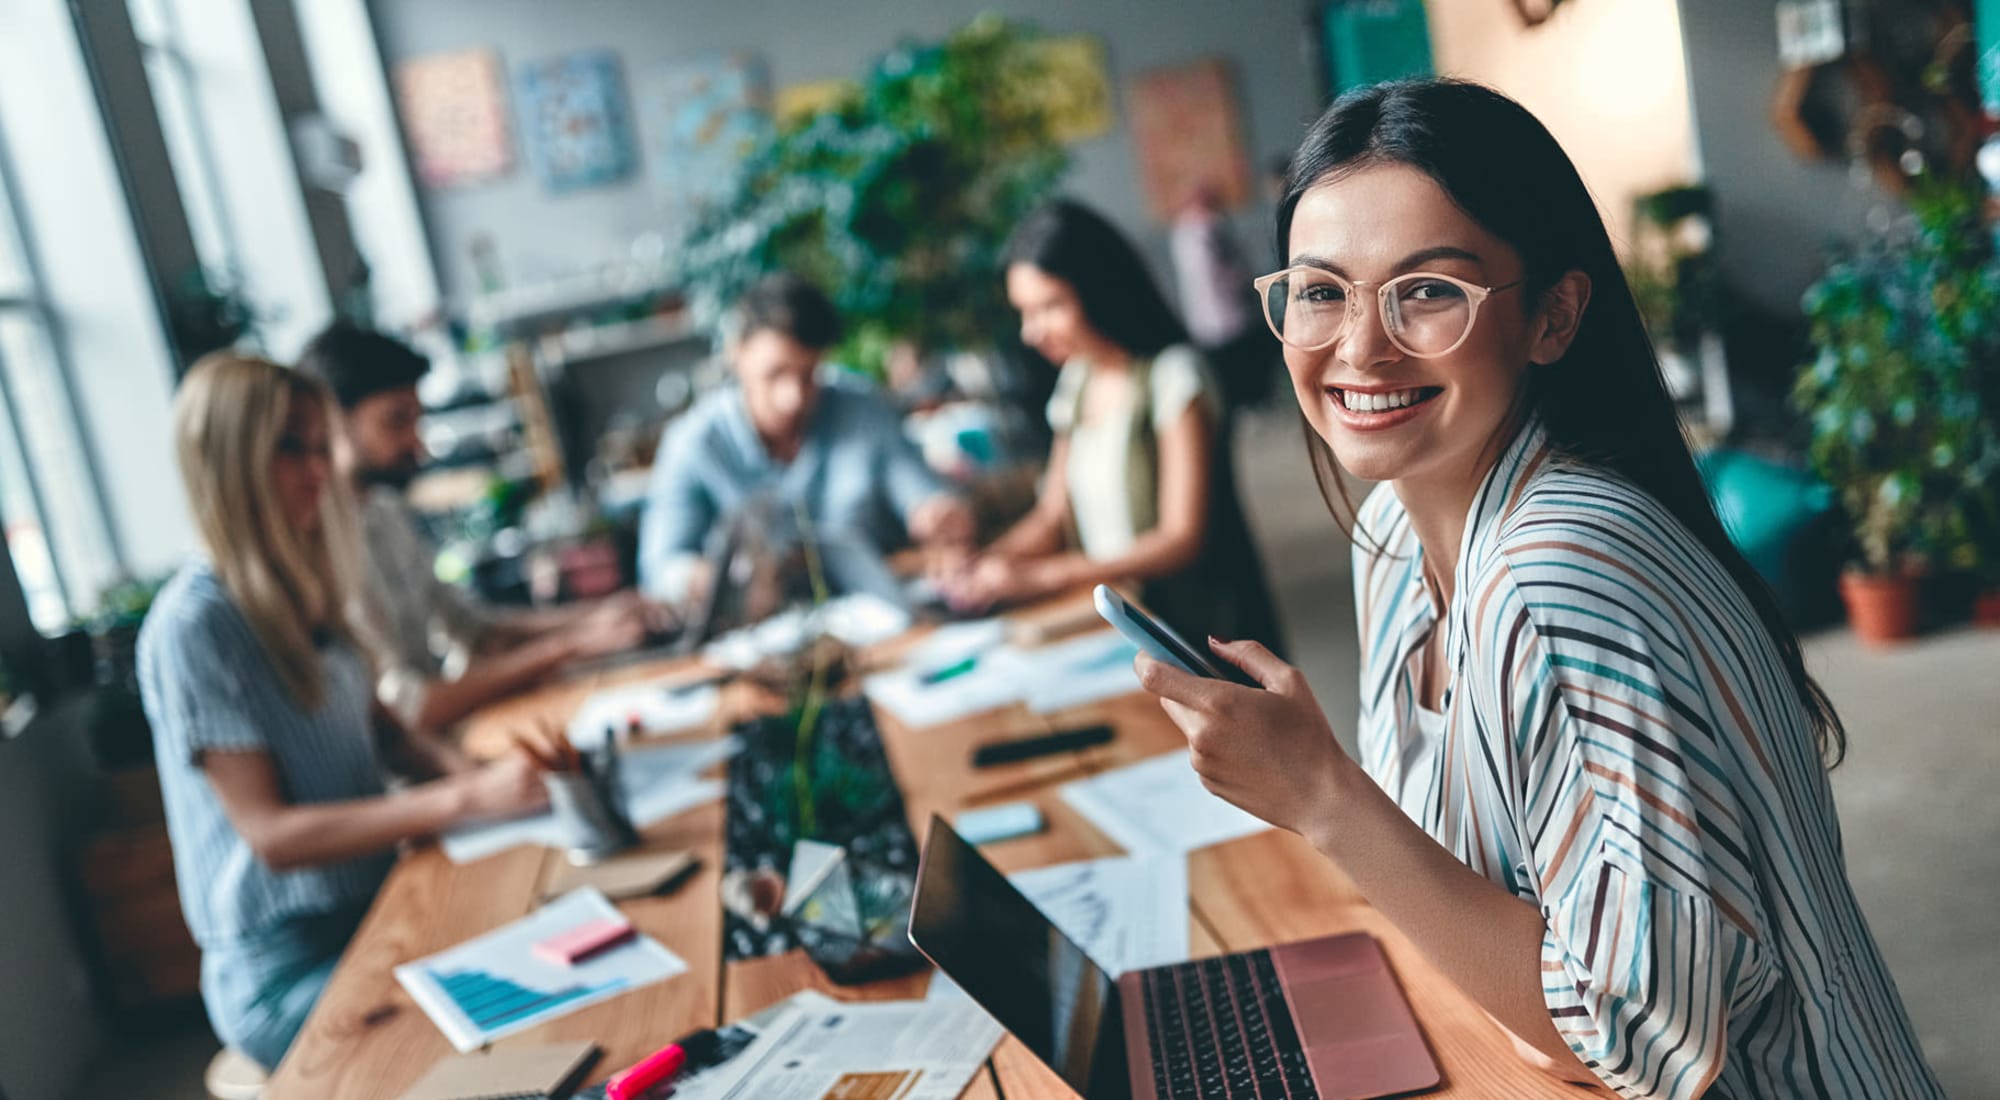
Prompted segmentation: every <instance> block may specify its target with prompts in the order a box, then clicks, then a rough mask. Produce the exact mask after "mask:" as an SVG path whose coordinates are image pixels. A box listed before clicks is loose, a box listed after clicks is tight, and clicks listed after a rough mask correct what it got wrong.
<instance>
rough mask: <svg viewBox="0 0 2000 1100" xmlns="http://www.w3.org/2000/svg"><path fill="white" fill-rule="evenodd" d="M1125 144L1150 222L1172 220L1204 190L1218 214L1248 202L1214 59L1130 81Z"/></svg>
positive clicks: (1229, 103) (1228, 102)
mask: <svg viewBox="0 0 2000 1100" xmlns="http://www.w3.org/2000/svg"><path fill="white" fill-rule="evenodd" d="M1130 110H1131V114H1132V140H1133V142H1134V143H1136V144H1137V146H1138V151H1139V176H1140V178H1141V179H1143V180H1145V181H1146V199H1147V201H1148V203H1149V205H1150V206H1151V207H1152V210H1153V216H1154V217H1155V218H1158V219H1159V220H1160V221H1162V222H1171V221H1172V220H1173V217H1174V214H1175V213H1176V212H1178V211H1179V210H1180V209H1181V207H1182V206H1184V205H1186V204H1187V202H1188V201H1189V200H1190V199H1192V198H1193V197H1194V196H1195V195H1196V194H1197V193H1199V192H1201V191H1203V190H1206V191H1208V192H1209V193H1210V194H1212V195H1213V196H1214V197H1215V199H1216V201H1217V202H1218V203H1219V204H1220V205H1221V206H1222V207H1223V208H1224V209H1229V208H1233V207H1237V206H1241V205H1242V204H1243V203H1244V202H1246V201H1248V199H1249V197H1250V164H1249V161H1248V160H1247V159H1246V158H1245V156H1244V153H1243V134H1242V130H1241V127H1240V126H1239V125H1238V123H1237V111H1236V92H1235V89H1234V88H1233V87H1231V83H1230V79H1229V70H1228V68H1227V67H1226V66H1225V65H1224V63H1223V62H1222V61H1220V60H1216V59H1209V60H1206V61H1194V62H1189V63H1187V64H1185V65H1173V66H1169V67H1167V68H1161V69H1153V70H1151V71H1149V72H1145V73H1141V74H1140V75H1139V77H1138V78H1137V79H1136V80H1134V81H1133V82H1132V97H1131V107H1130Z"/></svg>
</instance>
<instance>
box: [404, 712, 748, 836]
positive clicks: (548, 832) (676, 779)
mask: <svg viewBox="0 0 2000 1100" xmlns="http://www.w3.org/2000/svg"><path fill="white" fill-rule="evenodd" d="M741 747H742V745H741V742H739V741H737V740H736V739H735V738H733V737H724V738H720V739H718V740H715V741H703V742H700V743H697V744H692V745H658V746H654V747H650V748H635V749H631V750H628V751H627V752H626V753H624V755H623V756H621V757H620V758H619V762H618V766H619V773H620V774H619V778H620V779H621V780H622V781H623V782H624V785H625V808H626V810H627V811H628V812H629V813H630V814H631V817H632V824H633V825H635V826H637V827H639V828H642V829H643V828H645V827H646V826H648V825H651V824H653V823H654V822H656V821H665V820H666V819H667V818H670V817H672V816H674V815H675V814H677V813H682V812H684V811H687V810H691V809H693V808H695V807H696V806H699V805H702V804H703V803H706V802H713V801H715V800H716V799H718V798H721V797H722V792H723V783H722V781H721V780H719V779H701V778H698V777H699V776H700V774H701V773H702V772H703V771H705V770H707V769H708V767H709V766H710V765H713V764H717V763H720V762H722V761H724V760H727V759H729V758H730V757H731V756H734V755H736V752H737V750H738V749H740V748H741ZM566 835H567V834H566V833H565V831H564V829H563V826H562V823H561V822H560V821H558V820H556V816H555V814H554V813H551V812H543V813H538V814H530V815H528V816H527V817H516V818H511V819H509V820H506V821H495V822H489V823H486V824H481V825H468V826H463V827H460V828H457V829H453V830H451V831H450V832H447V833H445V834H444V835H443V836H442V837H439V838H438V846H439V847H441V848H443V849H444V854H445V856H446V857H447V858H449V859H450V860H451V861H452V862H453V863H472V862H474V861H476V860H481V859H485V858H486V857H487V856H490V855H495V854H497V853H500V852H504V851H506V850H507V849H509V848H514V847H518V846H520V845H522V844H544V845H547V846H549V847H551V848H556V847H561V846H562V844H563V838H564V837H565V836H566Z"/></svg>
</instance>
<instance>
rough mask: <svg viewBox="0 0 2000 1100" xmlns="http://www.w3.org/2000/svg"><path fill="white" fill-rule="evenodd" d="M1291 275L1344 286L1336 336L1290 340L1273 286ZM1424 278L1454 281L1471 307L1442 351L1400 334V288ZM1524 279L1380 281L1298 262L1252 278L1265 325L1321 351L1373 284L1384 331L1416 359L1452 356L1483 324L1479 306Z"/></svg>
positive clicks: (1432, 275)
mask: <svg viewBox="0 0 2000 1100" xmlns="http://www.w3.org/2000/svg"><path fill="white" fill-rule="evenodd" d="M1291 275H1311V276H1313V277H1315V278H1324V279H1330V280H1332V281H1333V282H1334V283H1336V284H1338V285H1339V286H1340V288H1341V293H1342V294H1343V295H1344V297H1345V300H1346V307H1347V313H1346V316H1345V317H1344V318H1343V319H1342V320H1341V323H1340V325H1339V327H1337V328H1335V329H1334V330H1333V334H1332V335H1330V336H1328V337H1327V338H1326V339H1324V340H1321V341H1319V342H1318V343H1312V344H1305V343H1299V342H1297V341H1294V340H1288V339H1286V338H1285V332H1284V328H1283V326H1282V325H1281V324H1280V323H1279V320H1278V318H1276V317H1273V316H1272V315H1271V287H1272V285H1273V284H1275V283H1276V282H1277V281H1278V280H1280V279H1283V278H1286V277H1288V276H1291ZM1421 281H1438V282H1445V283H1450V284H1451V285H1453V286H1455V287H1457V288H1459V290H1461V291H1463V292H1464V293H1465V300H1466V303H1467V306H1468V310H1467V314H1466V318H1465V331H1464V332H1461V333H1459V334H1458V339H1456V340H1453V341H1452V342H1451V345H1450V346H1449V347H1446V348H1444V349H1443V350H1440V351H1420V350H1418V349H1416V348H1412V347H1410V346H1409V345H1408V344H1407V343H1405V342H1404V340H1403V338H1402V336H1401V335H1399V331H1398V330H1399V329H1401V328H1402V327H1403V326H1402V325H1401V324H1399V323H1398V321H1397V320H1396V315H1395V312H1394V310H1395V307H1394V306H1393V305H1392V302H1393V301H1394V295H1395V292H1396V290H1397V288H1399V287H1402V286H1405V285H1408V284H1410V283H1415V282H1421ZM1524 281H1525V280H1522V279H1515V280H1514V281H1513V282H1510V283H1500V284H1497V285H1495V286H1481V285H1479V284H1478V283H1471V282H1467V281H1465V280H1464V279H1460V278H1458V277H1456V276H1453V275H1445V274H1441V273H1439V272H1435V271H1411V272H1408V273H1405V274H1402V275H1398V276H1396V277H1395V278H1393V279H1384V280H1382V281H1381V282H1379V283H1377V282H1373V281H1371V280H1367V279H1358V280H1357V279H1346V278H1342V277H1341V276H1339V275H1336V274H1334V273H1333V272H1331V271H1328V270H1326V269H1325V268H1321V267H1313V266H1310V265H1304V264H1298V265H1294V266H1292V267H1288V268H1285V269H1283V270H1281V271H1273V272H1271V273H1270V274H1269V275H1261V276H1259V277H1257V278H1255V279H1252V280H1251V281H1250V285H1251V286H1253V287H1255V288H1256V289H1257V302H1258V305H1259V306H1260V307H1261V308H1262V309H1263V312H1264V324H1265V325H1267V326H1269V328H1270V329H1271V334H1272V335H1274V336H1276V337H1277V338H1278V340H1279V342H1280V343H1283V344H1284V345H1285V346H1286V347H1289V348H1296V349H1298V350H1299V351H1319V350H1320V349H1321V348H1327V347H1332V346H1333V345H1334V344H1335V343H1337V342H1339V340H1340V338H1341V337H1343V336H1345V335H1347V333H1348V331H1349V330H1350V329H1352V328H1353V327H1354V321H1355V317H1356V312H1357V306H1356V301H1357V299H1356V298H1355V296H1354V292H1355V291H1356V290H1359V289H1361V288H1362V287H1368V286H1372V287H1374V288H1375V307H1376V315H1377V317H1378V318H1379V319H1380V320H1381V322H1382V331H1383V332H1385V333H1387V334H1388V336H1389V342H1390V343H1392V344H1394V345H1396V347H1397V348H1398V349H1400V350H1401V351H1402V352H1403V353H1404V354H1406V355H1409V356H1411V357H1413V358H1417V359H1438V358H1441V357H1443V356H1446V355H1450V354H1451V353H1452V352H1454V351H1457V350H1458V349H1459V348H1460V347H1462V346H1463V345H1464V344H1465V341H1466V338H1467V337H1469V336H1471V335H1472V330H1473V329H1474V328H1475V327H1477V325H1478V324H1479V307H1480V306H1481V305H1484V304H1485V302H1486V299H1488V298H1490V297H1492V296H1493V295H1495V294H1497V293H1499V292H1500V291H1503V290H1509V289H1512V288H1513V287H1517V286H1520V285H1521V284H1522V283H1523V282H1524Z"/></svg>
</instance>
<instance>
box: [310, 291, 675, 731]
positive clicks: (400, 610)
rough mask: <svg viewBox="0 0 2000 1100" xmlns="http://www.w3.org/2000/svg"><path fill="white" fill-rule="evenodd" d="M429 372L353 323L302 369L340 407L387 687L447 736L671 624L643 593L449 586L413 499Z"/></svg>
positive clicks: (319, 344) (330, 336)
mask: <svg viewBox="0 0 2000 1100" xmlns="http://www.w3.org/2000/svg"><path fill="white" fill-rule="evenodd" d="M429 369H430V361H429V360H428V359H426V358H424V357H423V356H422V355H420V354H418V353H417V352H416V350H415V349H413V348H411V347H410V346H409V345H407V344H404V343H403V342H401V341H399V340H396V339H394V338H393V337H389V336H386V335H383V334H382V333H379V332H370V331H368V330H366V329H361V328H357V327H354V326H352V325H349V324H347V323H345V322H336V323H335V324H334V325H332V326H331V327H329V328H327V329H326V330H325V331H323V332H321V333H320V334H319V335H318V336H315V337H314V338H313V339H312V341H311V342H310V343H308V344H307V345H306V347H305V350H304V351H303V352H301V353H300V355H299V370H301V371H303V372H304V373H306V374H308V375H310V376H312V377H314V378H317V379H319V380H320V381H322V382H324V383H325V384H326V386H327V388H328V389H329V390H330V391H331V392H332V394H333V396H334V398H335V400H336V401H337V402H338V404H339V409H338V413H339V416H338V431H337V433H336V438H335V459H336V461H335V466H336V469H337V470H338V471H339V472H340V474H341V475H342V476H343V477H345V478H346V479H347V481H348V482H349V484H350V486H351V487H352V489H353V491H354V493H355V494H356V496H357V498H358V499H359V501H360V510H361V526H362V533H363V536H364V539H365V543H364V545H363V547H362V555H363V562H362V564H363V570H362V595H363V596H364V599H363V602H362V605H361V606H362V613H363V614H364V615H365V616H366V618H367V620H368V626H369V629H370V632H371V634H372V635H373V636H374V637H375V638H376V639H377V640H378V641H379V643H380V644H381V646H382V647H383V653H382V654H381V658H380V659H381V662H382V668H381V670H380V673H381V675H380V680H379V682H378V684H377V690H378V692H379V693H380V694H381V696H382V700H383V702H384V703H385V704H387V705H388V706H389V708H390V709H391V710H392V711H394V712H395V714H396V716H397V718H399V719H400V720H401V721H403V722H404V723H405V724H407V725H410V726H413V727H416V728H419V729H431V730H441V729H446V728H448V727H450V726H451V725H453V724H454V723H456V722H458V721H459V720H460V719H463V718H464V717H466V716H467V715H469V714H471V713H472V712H473V711H475V710H477V709H479V708H480V707H482V706H485V705H486V704H488V703H491V702H494V701H495V700H498V699H503V698H505V697H507V696H509V695H513V694H515V693H516V692H519V691H522V690H523V689H526V688H528V687H531V686H533V685H534V684H536V683H537V682H539V681H541V680H544V679H546V678H547V677H549V676H550V675H552V674H554V673H556V672H559V671H560V670H561V669H562V668H563V667H564V666H566V665H569V664H572V663H575V662H579V661H584V660H589V659H591V658H595V657H600V656H605V655H608V654H612V653H617V652H620V651H622V650H627V649H631V648H634V647H636V646H638V645H639V644H641V642H642V641H643V640H644V638H645V635H646V633H647V631H648V628H649V627H651V628H663V627H664V626H665V625H666V623H665V622H664V618H665V616H664V613H663V612H662V611H661V610H658V609H654V608H649V607H648V606H647V605H646V604H645V603H644V601H642V600H641V599H640V598H639V595H638V593H637V592H635V591H628V592H624V593H621V594H619V595H616V596H611V597H608V598H606V599H604V600H601V601H579V602H577V603H573V604H569V605H565V606H561V607H552V608H514V607H499V606H495V605H492V604H488V603H485V602H483V601H481V600H479V599H477V598H475V597H474V596H472V595H471V594H469V593H467V592H465V591H464V590H462V589H460V588H458V587H457V586H455V585H452V584H448V583H446V582H444V581H442V580H439V579H438V576H437V572H436V569H435V564H434V563H435V562H436V561H437V547H436V546H435V545H434V544H433V543H432V542H431V540H430V539H429V538H427V537H426V536H425V535H424V534H423V531H422V530H421V529H420V528H419V527H418V525H417V518H416V515H415V513H414V512H413V511H412V509H411V508H410V505H409V502H408V500H407V499H406V498H405V491H406V490H407V489H408V488H409V485H410V482H411V481H412V480H414V479H415V478H416V476H417V474H418V473H420V472H421V471H422V470H423V467H424V463H425V461H426V460H427V458H428V455H427V454H426V453H425V451H424V444H423V439H422V437H421V436H419V435H418V433H417V428H418V424H419V422H420V421H421V420H422V418H423V411H424V407H423V402H422V401H421V400H419V399H418V396H417V383H418V381H419V380H421V379H422V378H423V376H424V374H425V373H426V372H427V371H428V370H429Z"/></svg>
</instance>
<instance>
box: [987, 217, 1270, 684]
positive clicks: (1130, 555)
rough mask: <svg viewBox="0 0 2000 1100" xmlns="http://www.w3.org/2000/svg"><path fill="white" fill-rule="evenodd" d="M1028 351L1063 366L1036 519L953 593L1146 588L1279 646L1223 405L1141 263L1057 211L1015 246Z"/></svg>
mask: <svg viewBox="0 0 2000 1100" xmlns="http://www.w3.org/2000/svg"><path fill="white" fill-rule="evenodd" d="M1006 259H1007V297H1008V300H1009V301H1011V302H1012V303H1013V305H1014V308H1015V309H1017V310H1019V311H1020V314H1021V341H1022V343H1024V344H1026V345H1028V346H1029V347H1031V348H1033V349H1035V351H1037V352H1038V353H1040V354H1041V355H1042V356H1043V357H1044V358H1046V359H1048V360H1049V361H1050V362H1051V363H1055V364H1057V365H1058V366H1060V367H1061V369H1062V373H1061V375H1060V376H1059V377H1058V379H1057V381H1056V388H1055V394H1054V396H1052V397H1051V398H1050V399H1049V406H1048V418H1049V426H1050V427H1051V428H1052V429H1054V431H1055V443H1054V445H1053V446H1052V447H1051V449H1050V452H1049V465H1048V474H1047V476H1046V478H1045V479H1044V481H1043V483H1042V491H1041V494H1040V496H1039V497H1038V498H1037V500H1036V503H1035V507H1034V509H1033V510H1032V511H1031V512H1029V514H1028V515H1027V516H1026V517H1025V518H1024V519H1022V520H1021V521H1020V522H1019V523H1017V524H1015V525H1014V527H1013V528H1012V529H1011V530H1009V531H1007V532H1006V533H1005V534H1003V535H1002V536H1001V537H1000V538H999V539H997V540H995V541H994V542H993V544H992V545H990V546H988V547H987V548H986V550H985V551H984V552H983V553H982V554H981V555H980V556H979V557H977V558H975V559H974V560H973V561H972V562H971V563H970V565H969V566H968V567H967V568H966V569H965V570H964V572H963V573H962V574H960V575H959V576H958V577H957V578H956V579H955V580H953V581H952V582H950V584H949V585H948V590H949V593H950V595H951V596H952V598H953V599H954V601H955V602H957V603H959V604H961V605H966V606H985V605H988V604H991V603H994V602H997V601H1001V600H1020V599H1030V598H1033V597H1036V596H1041V595H1046V594H1048V593H1052V592H1057V591H1061V590H1064V589H1068V588H1075V587H1077V586H1079V585H1085V584H1095V583H1098V582H1101V581H1104V582H1108V581H1119V580H1127V579H1131V580H1138V581H1140V582H1142V585H1143V589H1144V591H1143V599H1144V600H1145V602H1146V603H1147V604H1148V605H1150V606H1151V607H1152V609H1153V610H1154V611H1156V612H1158V613H1159V614H1160V615H1162V616H1164V617H1165V618H1166V619H1167V620H1168V621H1169V622H1173V623H1176V624H1179V625H1181V626H1183V627H1185V628H1188V629H1199V630H1209V631H1214V632H1216V633H1220V634H1228V635H1230V636H1234V637H1244V638H1258V639H1262V640H1264V641H1266V642H1268V643H1270V644H1273V645H1276V644H1278V642H1279V639H1278V637H1277V631H1278V627H1277V623H1276V616H1275V615H1274V614H1273V612H1272V610H1271V601H1270V596H1269V594H1268V592H1267V590H1266V589H1265V587H1264V573H1263V568H1262V566H1261V565H1260V563H1259V562H1258V558H1257V552H1256V548H1255V546H1254V544H1253V543H1252V542H1251V539H1250V532H1249V528H1248V526H1247V525H1246V524H1245V522H1244V518H1243V512H1242V508H1241V506H1240V505H1239V503H1238V501H1237V497H1236V478H1235V471H1234V467H1233V464H1232V463H1231V461H1230V457H1229V450H1230V448H1229V436H1228V432H1227V430H1226V425H1225V423H1224V419H1223V415H1222V399H1221V392H1220V390H1219V389H1218V388H1217V386H1216V382H1215V379H1214V377H1213V376H1212V375H1211V374H1210V372H1209V368H1208V364H1207V363H1206V362H1204V361H1203V359H1202V357H1201V353H1200V352H1198V351H1196V350H1195V348H1194V347H1193V345H1191V344H1189V343H1188V336H1187V330H1186V329H1185V328H1183V327H1182V326H1181V323H1180V320H1179V319H1178V318H1176V317H1175V316H1174V314H1173V311H1172V310H1171V309H1170V308H1168V306H1167V302H1166V299H1165V298H1164V297H1162V296H1161V294H1160V290H1159V287H1158V285H1157V284H1156V283H1154V281H1153V277H1152V275H1151V274H1150V273H1149V272H1148V271H1147V270H1146V265H1145V263H1144V261H1142V260H1141V259H1140V258H1139V254H1138V252H1137V250H1135V249H1134V248H1133V247H1132V245H1131V243H1130V242H1129V241H1127V240H1126V239H1125V237H1124V235H1123V234H1121V233H1119V232H1118V230H1117V229H1116V228H1114V227H1113V226H1112V225H1111V223H1109V222H1107V221H1105V220H1104V218H1103V217H1102V216H1100V215H1098V214H1097V213H1095V212H1093V211H1091V210H1090V209H1088V208H1086V207H1084V206H1081V205H1078V204H1077V203H1074V202H1068V201H1064V200H1057V201H1055V202H1051V203H1049V204H1048V205H1046V206H1044V207H1042V208H1041V209H1039V210H1037V211H1036V212H1035V213H1034V214H1031V215H1030V216H1029V217H1028V218H1027V220H1025V221H1023V222H1022V223H1021V225H1020V226H1019V227H1017V228H1016V229H1015V231H1014V235H1013V237H1012V238H1011V239H1010V240H1009V241H1008V245H1007V252H1006Z"/></svg>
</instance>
